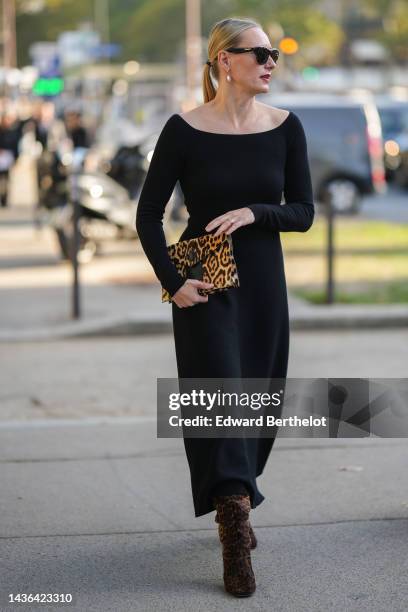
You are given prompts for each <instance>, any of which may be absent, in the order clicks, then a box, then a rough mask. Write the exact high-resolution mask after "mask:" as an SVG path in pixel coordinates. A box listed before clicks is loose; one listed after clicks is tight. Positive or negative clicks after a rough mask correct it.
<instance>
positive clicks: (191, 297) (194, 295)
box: [171, 278, 214, 308]
mask: <svg viewBox="0 0 408 612" xmlns="http://www.w3.org/2000/svg"><path fill="white" fill-rule="evenodd" d="M212 287H214V283H206V282H205V281H200V280H198V279H196V278H187V280H186V281H185V283H184V285H181V287H180V289H178V290H177V291H176V293H175V294H174V295H173V297H172V298H171V299H172V301H173V302H175V303H176V304H177V306H178V307H179V308H186V307H187V306H194V304H198V303H199V302H208V295H200V294H199V293H198V289H212Z"/></svg>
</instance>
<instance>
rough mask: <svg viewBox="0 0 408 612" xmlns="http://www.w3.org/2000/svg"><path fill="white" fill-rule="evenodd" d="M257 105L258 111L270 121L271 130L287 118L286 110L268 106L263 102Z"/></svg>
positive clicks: (287, 112)
mask: <svg viewBox="0 0 408 612" xmlns="http://www.w3.org/2000/svg"><path fill="white" fill-rule="evenodd" d="M258 104H259V106H260V109H261V110H263V111H264V113H265V115H266V116H267V118H268V120H269V121H270V124H271V128H274V127H278V126H279V125H280V124H281V123H283V122H284V121H285V119H286V118H287V117H288V116H289V113H290V111H288V110H287V109H286V108H278V107H277V106H270V105H269V104H265V103H263V102H258ZM262 107H263V108H262Z"/></svg>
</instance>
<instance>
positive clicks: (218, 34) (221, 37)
mask: <svg viewBox="0 0 408 612" xmlns="http://www.w3.org/2000/svg"><path fill="white" fill-rule="evenodd" d="M255 27H257V28H261V29H262V26H261V25H260V24H259V23H258V22H257V21H254V20H253V19H239V18H238V17H230V18H228V19H223V20H222V21H217V22H216V23H215V24H214V25H213V27H212V28H211V31H210V35H209V40H208V59H209V60H210V62H211V66H209V65H208V64H205V66H204V74H203V95H204V102H209V101H210V100H212V99H213V98H214V97H215V94H216V93H217V90H216V89H215V87H214V84H213V82H212V80H211V74H210V71H211V70H212V72H213V75H214V77H215V78H216V79H217V81H218V80H219V74H220V73H219V66H218V61H217V60H218V52H219V51H221V50H223V49H227V48H228V47H236V46H238V45H239V42H240V38H241V34H242V32H244V30H248V29H249V28H255Z"/></svg>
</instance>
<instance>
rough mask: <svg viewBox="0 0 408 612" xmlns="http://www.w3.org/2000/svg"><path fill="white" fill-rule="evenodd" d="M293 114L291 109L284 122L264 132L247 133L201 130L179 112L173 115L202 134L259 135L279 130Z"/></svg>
mask: <svg viewBox="0 0 408 612" xmlns="http://www.w3.org/2000/svg"><path fill="white" fill-rule="evenodd" d="M291 114H292V111H289V112H288V114H287V116H286V117H285V119H284V120H283V121H282V123H280V124H279V125H277V126H276V127H274V128H272V129H270V130H264V131H263V132H247V133H245V134H233V133H231V134H225V133H223V132H206V131H205V130H199V129H198V128H195V127H194V126H192V125H191V124H190V123H188V121H186V120H185V119H183V117H182V116H181V115H180V114H179V113H174V115H173V117H178V118H179V119H181V121H182V122H183V123H184V124H185V125H187V126H188V127H189V128H191V129H192V130H194V131H195V132H201V133H202V134H213V135H214V136H258V135H259V134H269V133H270V132H274V131H275V130H279V128H281V127H282V126H283V125H284V124H285V123H286V121H287V120H288V119H289V117H290V116H291Z"/></svg>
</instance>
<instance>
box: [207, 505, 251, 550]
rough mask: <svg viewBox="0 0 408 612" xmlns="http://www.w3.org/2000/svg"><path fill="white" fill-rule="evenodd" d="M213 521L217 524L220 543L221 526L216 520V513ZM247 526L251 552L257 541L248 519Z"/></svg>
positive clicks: (221, 536)
mask: <svg viewBox="0 0 408 612" xmlns="http://www.w3.org/2000/svg"><path fill="white" fill-rule="evenodd" d="M214 521H215V522H216V523H218V535H219V537H220V541H221V542H222V538H223V528H222V525H221V523H220V520H219V518H218V512H216V513H215V518H214ZM248 525H249V537H250V538H251V549H252V550H253V549H254V548H256V547H257V544H258V540H257V539H256V535H255V532H254V530H253V529H252V525H251V521H250V520H249V519H248Z"/></svg>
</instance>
